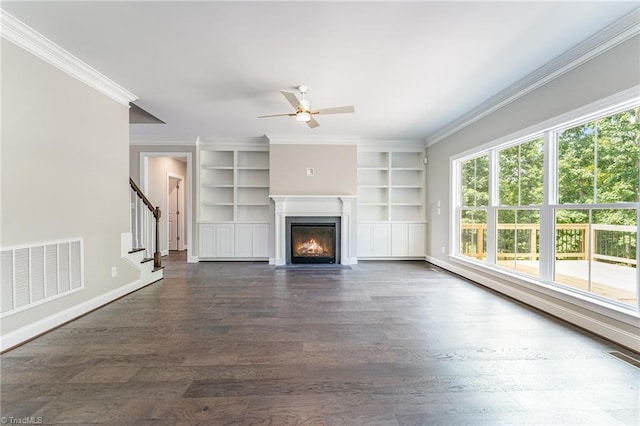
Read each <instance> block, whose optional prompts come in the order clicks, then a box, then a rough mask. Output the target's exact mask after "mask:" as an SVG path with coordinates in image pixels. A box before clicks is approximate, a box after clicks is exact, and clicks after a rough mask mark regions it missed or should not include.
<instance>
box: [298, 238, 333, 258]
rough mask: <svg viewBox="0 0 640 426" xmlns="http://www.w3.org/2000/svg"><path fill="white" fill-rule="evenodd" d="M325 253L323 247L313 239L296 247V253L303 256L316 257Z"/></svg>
mask: <svg viewBox="0 0 640 426" xmlns="http://www.w3.org/2000/svg"><path fill="white" fill-rule="evenodd" d="M325 251H326V250H325V249H324V247H322V246H321V245H320V244H318V242H317V241H316V240H315V239H314V238H312V239H310V240H308V241H305V242H303V243H301V244H298V246H297V247H296V253H297V254H303V255H304V254H306V255H310V254H311V255H318V254H323V253H324V252H325Z"/></svg>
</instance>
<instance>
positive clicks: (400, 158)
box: [358, 151, 425, 222]
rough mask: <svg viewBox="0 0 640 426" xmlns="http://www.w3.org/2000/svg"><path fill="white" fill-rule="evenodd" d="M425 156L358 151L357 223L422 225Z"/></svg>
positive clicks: (410, 153)
mask: <svg viewBox="0 0 640 426" xmlns="http://www.w3.org/2000/svg"><path fill="white" fill-rule="evenodd" d="M423 156H424V153H423V152H422V151H413V152H404V151H403V152H394V151H359V152H358V221H359V222H424V221H425V210H424V200H425V194H424V184H425V182H424V176H425V173H424V164H423V161H422V159H423Z"/></svg>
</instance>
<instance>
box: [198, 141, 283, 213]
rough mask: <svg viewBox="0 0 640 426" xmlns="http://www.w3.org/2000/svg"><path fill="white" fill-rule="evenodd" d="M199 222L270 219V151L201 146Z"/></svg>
mask: <svg viewBox="0 0 640 426" xmlns="http://www.w3.org/2000/svg"><path fill="white" fill-rule="evenodd" d="M199 154H200V212H199V218H198V221H199V222H205V223H206V222H241V223H268V222H269V217H270V216H269V208H270V200H269V151H268V150H267V149H264V150H239V149H233V150H231V149H229V150H221V149H218V148H201V149H200V150H199Z"/></svg>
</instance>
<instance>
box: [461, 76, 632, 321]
mask: <svg viewBox="0 0 640 426" xmlns="http://www.w3.org/2000/svg"><path fill="white" fill-rule="evenodd" d="M639 89H640V86H637V87H634V88H632V89H629V90H626V91H623V92H620V93H618V94H615V95H612V96H609V97H607V98H604V99H602V100H600V101H597V102H594V103H591V104H589V105H586V106H584V107H581V108H578V109H576V110H573V111H570V112H568V113H565V114H562V115H559V116H556V117H553V118H551V119H549V120H546V121H545V122H542V123H539V124H536V125H534V126H531V127H529V128H526V129H523V130H521V131H519V132H516V133H513V134H511V135H507V136H504V137H502V138H499V139H496V140H494V141H491V142H488V143H486V144H483V145H481V146H478V147H477V148H475V149H471V150H468V151H465V152H463V153H460V154H458V155H454V156H451V157H450V171H451V174H450V185H451V186H450V189H451V193H452V197H451V203H450V212H451V215H450V217H449V223H450V227H449V229H450V230H451V232H450V237H449V238H450V241H449V247H450V251H449V258H450V260H452V261H454V262H460V263H461V264H464V265H465V266H467V267H471V268H473V269H477V270H478V271H481V272H486V273H489V274H490V275H495V276H497V277H499V278H505V277H508V278H509V281H510V282H514V283H516V284H518V285H522V286H525V287H527V288H530V289H533V290H536V291H542V292H543V293H546V294H549V295H551V296H553V297H559V298H561V299H563V300H566V301H568V302H571V303H576V304H578V305H580V306H583V307H585V308H587V309H589V310H592V311H596V312H601V313H603V314H605V315H610V314H612V313H613V314H614V315H613V316H617V315H619V314H623V316H622V317H621V318H619V319H623V318H625V317H626V316H628V315H631V316H632V317H634V318H640V264H637V266H636V268H635V269H636V300H637V303H636V304H635V305H630V304H623V303H622V302H618V301H615V300H613V299H609V298H605V297H602V296H599V295H597V294H594V293H589V292H583V291H579V290H577V289H574V288H570V287H567V286H564V285H562V284H561V283H556V282H555V281H554V277H555V251H556V247H555V233H556V229H555V211H556V209H586V210H589V209H606V208H610V209H620V208H632V209H635V210H636V224H637V227H638V228H639V230H640V202H620V203H595V202H594V203H591V204H566V203H565V204H559V203H558V185H557V178H558V134H559V132H562V131H563V130H567V129H571V128H573V127H577V126H580V125H582V124H585V123H588V122H589V121H593V120H598V119H600V118H604V117H607V116H611V115H614V114H616V113H619V112H623V111H625V110H628V109H632V108H636V107H640V95H638V91H639ZM537 138H542V139H543V200H542V204H541V205H526V206H522V205H518V206H503V205H500V204H499V203H498V201H499V188H498V178H499V165H498V152H499V151H502V150H504V149H507V148H510V147H513V146H517V145H519V144H522V143H525V142H527V141H531V140H534V139H537ZM483 155H488V156H489V205H488V206H486V207H482V209H486V211H487V256H486V259H485V261H477V260H474V259H473V258H470V257H469V256H464V255H462V253H461V252H460V247H461V246H460V235H461V234H460V225H461V223H460V217H461V216H460V215H461V212H462V210H468V209H470V207H469V206H463V205H462V194H461V170H462V167H461V165H462V163H463V162H464V161H467V160H470V159H473V158H477V157H480V156H483ZM594 201H595V200H594ZM504 209H509V210H531V209H538V211H539V212H540V241H539V244H540V256H539V258H540V261H539V275H538V276H537V277H535V276H531V275H526V274H523V273H520V272H518V271H517V270H515V269H509V268H503V267H501V266H499V265H498V264H497V262H496V257H497V256H496V239H497V212H498V210H504ZM636 261H637V262H640V232H636Z"/></svg>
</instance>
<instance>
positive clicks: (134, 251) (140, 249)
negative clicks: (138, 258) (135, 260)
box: [129, 248, 144, 254]
mask: <svg viewBox="0 0 640 426" xmlns="http://www.w3.org/2000/svg"><path fill="white" fill-rule="evenodd" d="M139 251H144V249H143V248H134V249H131V250H130V251H129V254H132V253H137V252H139Z"/></svg>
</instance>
